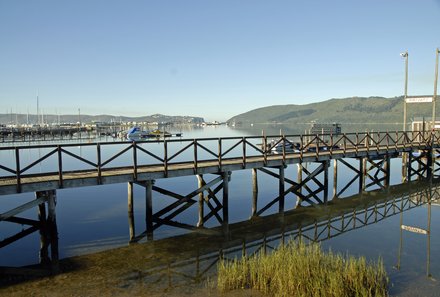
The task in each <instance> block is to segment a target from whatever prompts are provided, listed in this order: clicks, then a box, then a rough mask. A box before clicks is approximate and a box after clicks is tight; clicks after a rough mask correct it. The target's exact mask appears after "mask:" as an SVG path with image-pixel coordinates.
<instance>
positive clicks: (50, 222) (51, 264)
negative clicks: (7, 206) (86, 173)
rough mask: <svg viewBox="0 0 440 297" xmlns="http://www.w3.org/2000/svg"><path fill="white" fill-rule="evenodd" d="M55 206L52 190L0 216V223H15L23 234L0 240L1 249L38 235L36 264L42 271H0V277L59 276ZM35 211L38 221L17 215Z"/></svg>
mask: <svg viewBox="0 0 440 297" xmlns="http://www.w3.org/2000/svg"><path fill="white" fill-rule="evenodd" d="M46 204H47V206H46ZM55 206H56V191H55V190H48V191H39V192H36V193H35V199H34V200H32V201H30V202H27V203H25V204H23V205H20V206H18V207H16V208H14V209H12V210H10V211H7V212H5V213H2V214H0V222H1V221H3V222H10V223H16V224H20V225H22V226H23V227H22V230H21V231H20V232H18V233H17V234H14V235H12V236H9V237H7V238H4V239H2V240H1V241H0V248H3V247H5V246H7V245H10V244H12V243H14V242H16V241H18V240H20V239H22V238H24V237H26V236H28V235H30V234H32V233H34V232H36V231H39V234H40V249H39V262H40V265H41V267H38V268H35V269H25V271H23V270H22V269H20V268H10V267H9V268H4V267H0V274H6V275H10V274H19V275H27V274H29V275H48V274H51V273H57V272H58V258H59V256H58V230H57V225H56V212H55ZM34 207H37V208H38V219H37V220H34V219H28V218H23V217H19V216H18V215H19V214H21V213H23V212H25V211H27V210H29V209H31V208H34ZM24 226H26V227H24ZM40 268H41V269H40Z"/></svg>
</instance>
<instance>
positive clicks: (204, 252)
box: [142, 179, 440, 288]
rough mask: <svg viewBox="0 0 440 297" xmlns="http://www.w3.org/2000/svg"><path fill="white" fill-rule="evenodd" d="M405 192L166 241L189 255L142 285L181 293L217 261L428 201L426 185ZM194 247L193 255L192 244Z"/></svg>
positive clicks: (149, 273) (321, 236) (333, 232)
mask: <svg viewBox="0 0 440 297" xmlns="http://www.w3.org/2000/svg"><path fill="white" fill-rule="evenodd" d="M286 180H287V179H286ZM411 186H412V185H411ZM408 188H409V185H397V186H390V188H389V191H387V192H385V191H382V190H375V191H371V192H366V193H363V195H362V199H361V202H360V200H359V199H360V195H353V196H352V197H348V198H344V199H340V200H338V201H337V202H336V203H334V204H329V205H328V206H327V207H326V208H325V209H326V210H328V211H324V212H323V209H319V208H316V207H313V206H311V207H308V206H305V207H301V208H298V209H294V210H289V211H285V212H284V213H274V214H271V215H268V216H265V217H264V218H253V219H252V220H249V221H243V222H239V223H233V224H230V225H229V231H230V234H229V235H228V236H222V234H223V227H222V226H218V227H214V228H212V231H213V232H212V233H211V232H210V235H206V234H203V235H201V236H200V237H199V236H198V235H197V233H188V234H187V235H184V236H182V237H179V238H178V239H177V238H175V239H171V238H170V239H168V240H170V241H171V242H172V243H173V244H175V245H178V246H179V247H180V246H181V247H182V248H184V247H185V246H187V250H181V251H180V255H181V258H179V259H176V257H175V253H174V252H172V251H171V254H172V256H171V257H170V261H168V262H167V263H166V264H158V265H159V266H158V267H149V268H148V270H146V271H144V272H142V275H144V281H148V280H147V278H148V279H151V278H153V277H154V278H155V279H157V278H160V279H163V280H164V284H165V285H168V286H169V287H173V288H176V287H178V286H181V287H183V286H185V285H187V283H188V282H190V283H193V282H200V281H202V280H203V279H206V278H207V277H209V276H210V273H215V271H214V270H215V265H216V263H217V262H218V260H219V259H220V260H221V259H224V260H227V261H228V260H232V259H234V258H236V257H238V256H242V257H250V256H252V255H254V254H256V253H259V252H261V253H264V252H267V253H270V252H271V250H273V249H276V248H277V247H279V246H281V245H283V244H284V243H285V241H287V240H289V239H294V240H304V241H306V242H310V241H315V242H319V241H324V240H328V239H331V238H334V237H337V236H339V235H341V234H344V233H346V232H349V231H352V230H356V229H360V228H363V227H365V226H368V225H372V224H376V223H378V222H380V221H382V220H385V219H386V218H388V217H391V216H395V215H398V214H400V213H401V212H403V211H407V210H410V209H412V208H416V207H419V206H421V205H423V204H425V203H426V201H427V199H426V198H422V197H426V196H427V195H428V193H429V190H428V192H427V190H426V185H421V187H420V186H418V185H417V184H416V185H414V187H413V189H412V191H413V193H409V194H408ZM435 189H437V188H435ZM438 189H440V187H438ZM437 195H438V194H437ZM352 198H353V199H352ZM195 203H196V202H195ZM428 228H429V227H428ZM168 240H167V239H164V244H165V245H166V246H168V245H169V241H168ZM195 241H196V242H197V249H194V245H193V244H192V243H193V242H195ZM186 243H191V244H186ZM157 244H160V242H157Z"/></svg>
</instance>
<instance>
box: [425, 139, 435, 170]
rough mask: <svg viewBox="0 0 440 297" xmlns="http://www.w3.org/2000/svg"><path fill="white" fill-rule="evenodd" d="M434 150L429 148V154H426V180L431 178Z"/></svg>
mask: <svg viewBox="0 0 440 297" xmlns="http://www.w3.org/2000/svg"><path fill="white" fill-rule="evenodd" d="M434 154H435V152H434V148H433V147H432V146H431V148H430V150H429V152H428V153H427V154H426V155H427V156H426V178H431V176H432V173H433V172H434V170H433V167H434V162H433V157H434V158H435V155H434Z"/></svg>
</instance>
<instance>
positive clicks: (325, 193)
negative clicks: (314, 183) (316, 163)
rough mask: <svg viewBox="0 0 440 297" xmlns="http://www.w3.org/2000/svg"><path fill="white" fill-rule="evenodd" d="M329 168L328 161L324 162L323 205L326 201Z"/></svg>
mask: <svg viewBox="0 0 440 297" xmlns="http://www.w3.org/2000/svg"><path fill="white" fill-rule="evenodd" d="M329 167H330V160H326V161H324V203H327V201H328V170H329Z"/></svg>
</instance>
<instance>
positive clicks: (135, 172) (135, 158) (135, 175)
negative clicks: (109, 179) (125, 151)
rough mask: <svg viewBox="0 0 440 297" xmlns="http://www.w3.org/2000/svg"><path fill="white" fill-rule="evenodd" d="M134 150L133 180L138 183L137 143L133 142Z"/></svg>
mask: <svg viewBox="0 0 440 297" xmlns="http://www.w3.org/2000/svg"><path fill="white" fill-rule="evenodd" d="M131 145H132V150H133V179H134V180H135V181H137V147H136V142H134V141H133V142H132V144H131Z"/></svg>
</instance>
